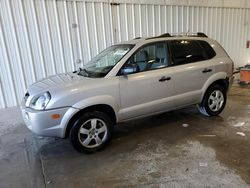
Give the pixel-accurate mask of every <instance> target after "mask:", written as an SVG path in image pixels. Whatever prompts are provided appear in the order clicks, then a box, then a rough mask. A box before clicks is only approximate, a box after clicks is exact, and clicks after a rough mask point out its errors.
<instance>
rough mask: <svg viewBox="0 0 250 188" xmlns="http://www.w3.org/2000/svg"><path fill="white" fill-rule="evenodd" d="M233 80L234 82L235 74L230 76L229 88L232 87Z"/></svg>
mask: <svg viewBox="0 0 250 188" xmlns="http://www.w3.org/2000/svg"><path fill="white" fill-rule="evenodd" d="M233 82H234V76H231V77H229V78H228V83H229V86H228V90H229V89H230V88H231V86H232V85H233Z"/></svg>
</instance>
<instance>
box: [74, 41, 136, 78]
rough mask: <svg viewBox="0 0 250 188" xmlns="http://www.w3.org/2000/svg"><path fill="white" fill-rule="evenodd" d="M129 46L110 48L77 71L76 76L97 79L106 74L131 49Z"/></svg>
mask: <svg viewBox="0 0 250 188" xmlns="http://www.w3.org/2000/svg"><path fill="white" fill-rule="evenodd" d="M133 46H134V45H131V44H120V45H114V46H110V47H108V48H107V49H105V50H104V51H102V52H101V53H99V54H98V55H97V56H95V57H94V58H93V59H92V60H91V61H89V62H88V63H87V64H86V65H84V66H83V67H82V68H80V69H79V72H78V75H81V76H86V77H93V78H99V77H104V76H106V74H107V73H108V72H109V71H110V70H111V69H112V68H113V67H114V66H115V65H116V64H117V63H118V62H119V61H120V60H121V59H122V58H123V57H124V56H125V55H126V54H127V53H128V52H129V51H130V50H131V49H132V48H133Z"/></svg>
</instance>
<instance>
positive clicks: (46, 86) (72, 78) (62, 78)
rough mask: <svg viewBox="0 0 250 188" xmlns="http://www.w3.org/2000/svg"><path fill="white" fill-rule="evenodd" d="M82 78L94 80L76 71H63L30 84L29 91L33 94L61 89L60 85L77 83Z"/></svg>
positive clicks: (65, 85)
mask: <svg viewBox="0 0 250 188" xmlns="http://www.w3.org/2000/svg"><path fill="white" fill-rule="evenodd" d="M82 80H92V79H91V78H86V77H83V76H79V75H77V74H76V73H63V74H57V75H54V76H50V77H48V78H45V79H42V80H39V81H37V82H35V83H34V84H32V85H30V86H29V88H28V92H29V94H31V95H35V94H38V93H42V92H46V91H49V90H50V89H52V88H53V89H59V88H60V87H68V86H71V85H74V84H76V83H77V82H79V81H82Z"/></svg>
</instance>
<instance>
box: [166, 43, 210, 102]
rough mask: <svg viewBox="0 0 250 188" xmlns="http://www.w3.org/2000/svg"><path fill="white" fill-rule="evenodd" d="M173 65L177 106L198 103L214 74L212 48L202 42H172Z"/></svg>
mask: <svg viewBox="0 0 250 188" xmlns="http://www.w3.org/2000/svg"><path fill="white" fill-rule="evenodd" d="M170 46H171V54H172V63H173V64H172V65H173V67H174V69H175V71H174V72H175V79H174V85H175V95H176V97H177V98H179V100H177V104H176V105H177V106H183V105H188V104H194V103H198V102H199V99H200V96H201V94H202V87H203V85H204V84H205V83H206V81H207V80H208V79H209V77H210V76H211V75H212V74H213V71H214V65H213V62H212V61H211V59H212V58H213V57H214V56H215V52H214V50H213V49H212V47H211V46H210V45H209V44H208V43H207V42H206V41H202V40H190V39H187V40H186V39H183V40H173V41H171V42H170Z"/></svg>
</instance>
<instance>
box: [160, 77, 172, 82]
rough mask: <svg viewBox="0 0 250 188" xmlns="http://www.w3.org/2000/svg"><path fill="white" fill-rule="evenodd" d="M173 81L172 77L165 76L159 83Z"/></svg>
mask: <svg viewBox="0 0 250 188" xmlns="http://www.w3.org/2000/svg"><path fill="white" fill-rule="evenodd" d="M169 80H171V77H166V76H163V77H161V78H160V79H159V82H165V81H169Z"/></svg>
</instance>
